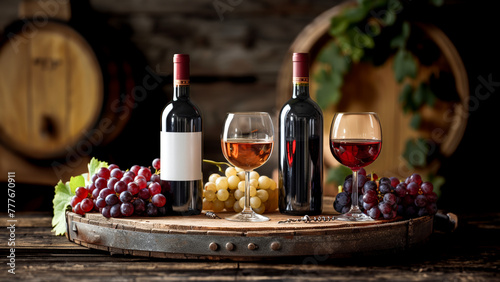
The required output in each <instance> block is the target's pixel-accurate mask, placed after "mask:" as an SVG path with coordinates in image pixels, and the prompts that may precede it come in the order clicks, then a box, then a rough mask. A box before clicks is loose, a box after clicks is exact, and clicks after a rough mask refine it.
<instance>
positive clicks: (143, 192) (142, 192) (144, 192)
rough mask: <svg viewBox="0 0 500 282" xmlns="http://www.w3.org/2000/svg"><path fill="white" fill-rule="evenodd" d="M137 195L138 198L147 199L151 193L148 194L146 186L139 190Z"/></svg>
mask: <svg viewBox="0 0 500 282" xmlns="http://www.w3.org/2000/svg"><path fill="white" fill-rule="evenodd" d="M138 196H139V198H140V199H143V200H147V199H149V198H150V197H151V194H149V189H148V188H143V189H141V190H139V193H138Z"/></svg>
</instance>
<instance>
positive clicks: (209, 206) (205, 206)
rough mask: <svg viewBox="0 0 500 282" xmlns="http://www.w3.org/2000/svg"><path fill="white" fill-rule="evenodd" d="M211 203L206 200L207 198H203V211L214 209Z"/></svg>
mask: <svg viewBox="0 0 500 282" xmlns="http://www.w3.org/2000/svg"><path fill="white" fill-rule="evenodd" d="M213 207H214V205H213V202H212V201H209V200H207V198H203V207H202V208H203V209H204V210H213V209H214V208H213Z"/></svg>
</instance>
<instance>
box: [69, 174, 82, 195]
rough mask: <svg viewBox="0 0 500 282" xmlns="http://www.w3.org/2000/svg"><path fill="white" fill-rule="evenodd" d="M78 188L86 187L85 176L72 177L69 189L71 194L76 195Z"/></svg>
mask: <svg viewBox="0 0 500 282" xmlns="http://www.w3.org/2000/svg"><path fill="white" fill-rule="evenodd" d="M78 187H85V178H84V176H83V175H78V176H71V178H70V180H69V188H70V189H71V193H73V194H75V190H76V188H78Z"/></svg>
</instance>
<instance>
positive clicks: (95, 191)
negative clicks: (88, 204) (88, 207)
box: [92, 188, 101, 199]
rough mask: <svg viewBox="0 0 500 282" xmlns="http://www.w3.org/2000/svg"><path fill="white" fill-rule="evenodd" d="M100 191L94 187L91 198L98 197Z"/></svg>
mask: <svg viewBox="0 0 500 282" xmlns="http://www.w3.org/2000/svg"><path fill="white" fill-rule="evenodd" d="M100 192H101V191H100V190H99V189H97V188H95V189H94V191H92V198H94V199H97V197H99V193H100Z"/></svg>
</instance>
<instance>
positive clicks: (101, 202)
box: [95, 198, 107, 208]
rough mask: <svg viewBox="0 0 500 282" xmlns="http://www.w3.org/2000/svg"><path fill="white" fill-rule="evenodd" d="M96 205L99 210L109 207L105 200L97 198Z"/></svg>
mask: <svg viewBox="0 0 500 282" xmlns="http://www.w3.org/2000/svg"><path fill="white" fill-rule="evenodd" d="M95 205H96V207H98V208H104V207H105V206H106V205H107V204H106V200H104V199H103V198H97V200H96V202H95Z"/></svg>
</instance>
